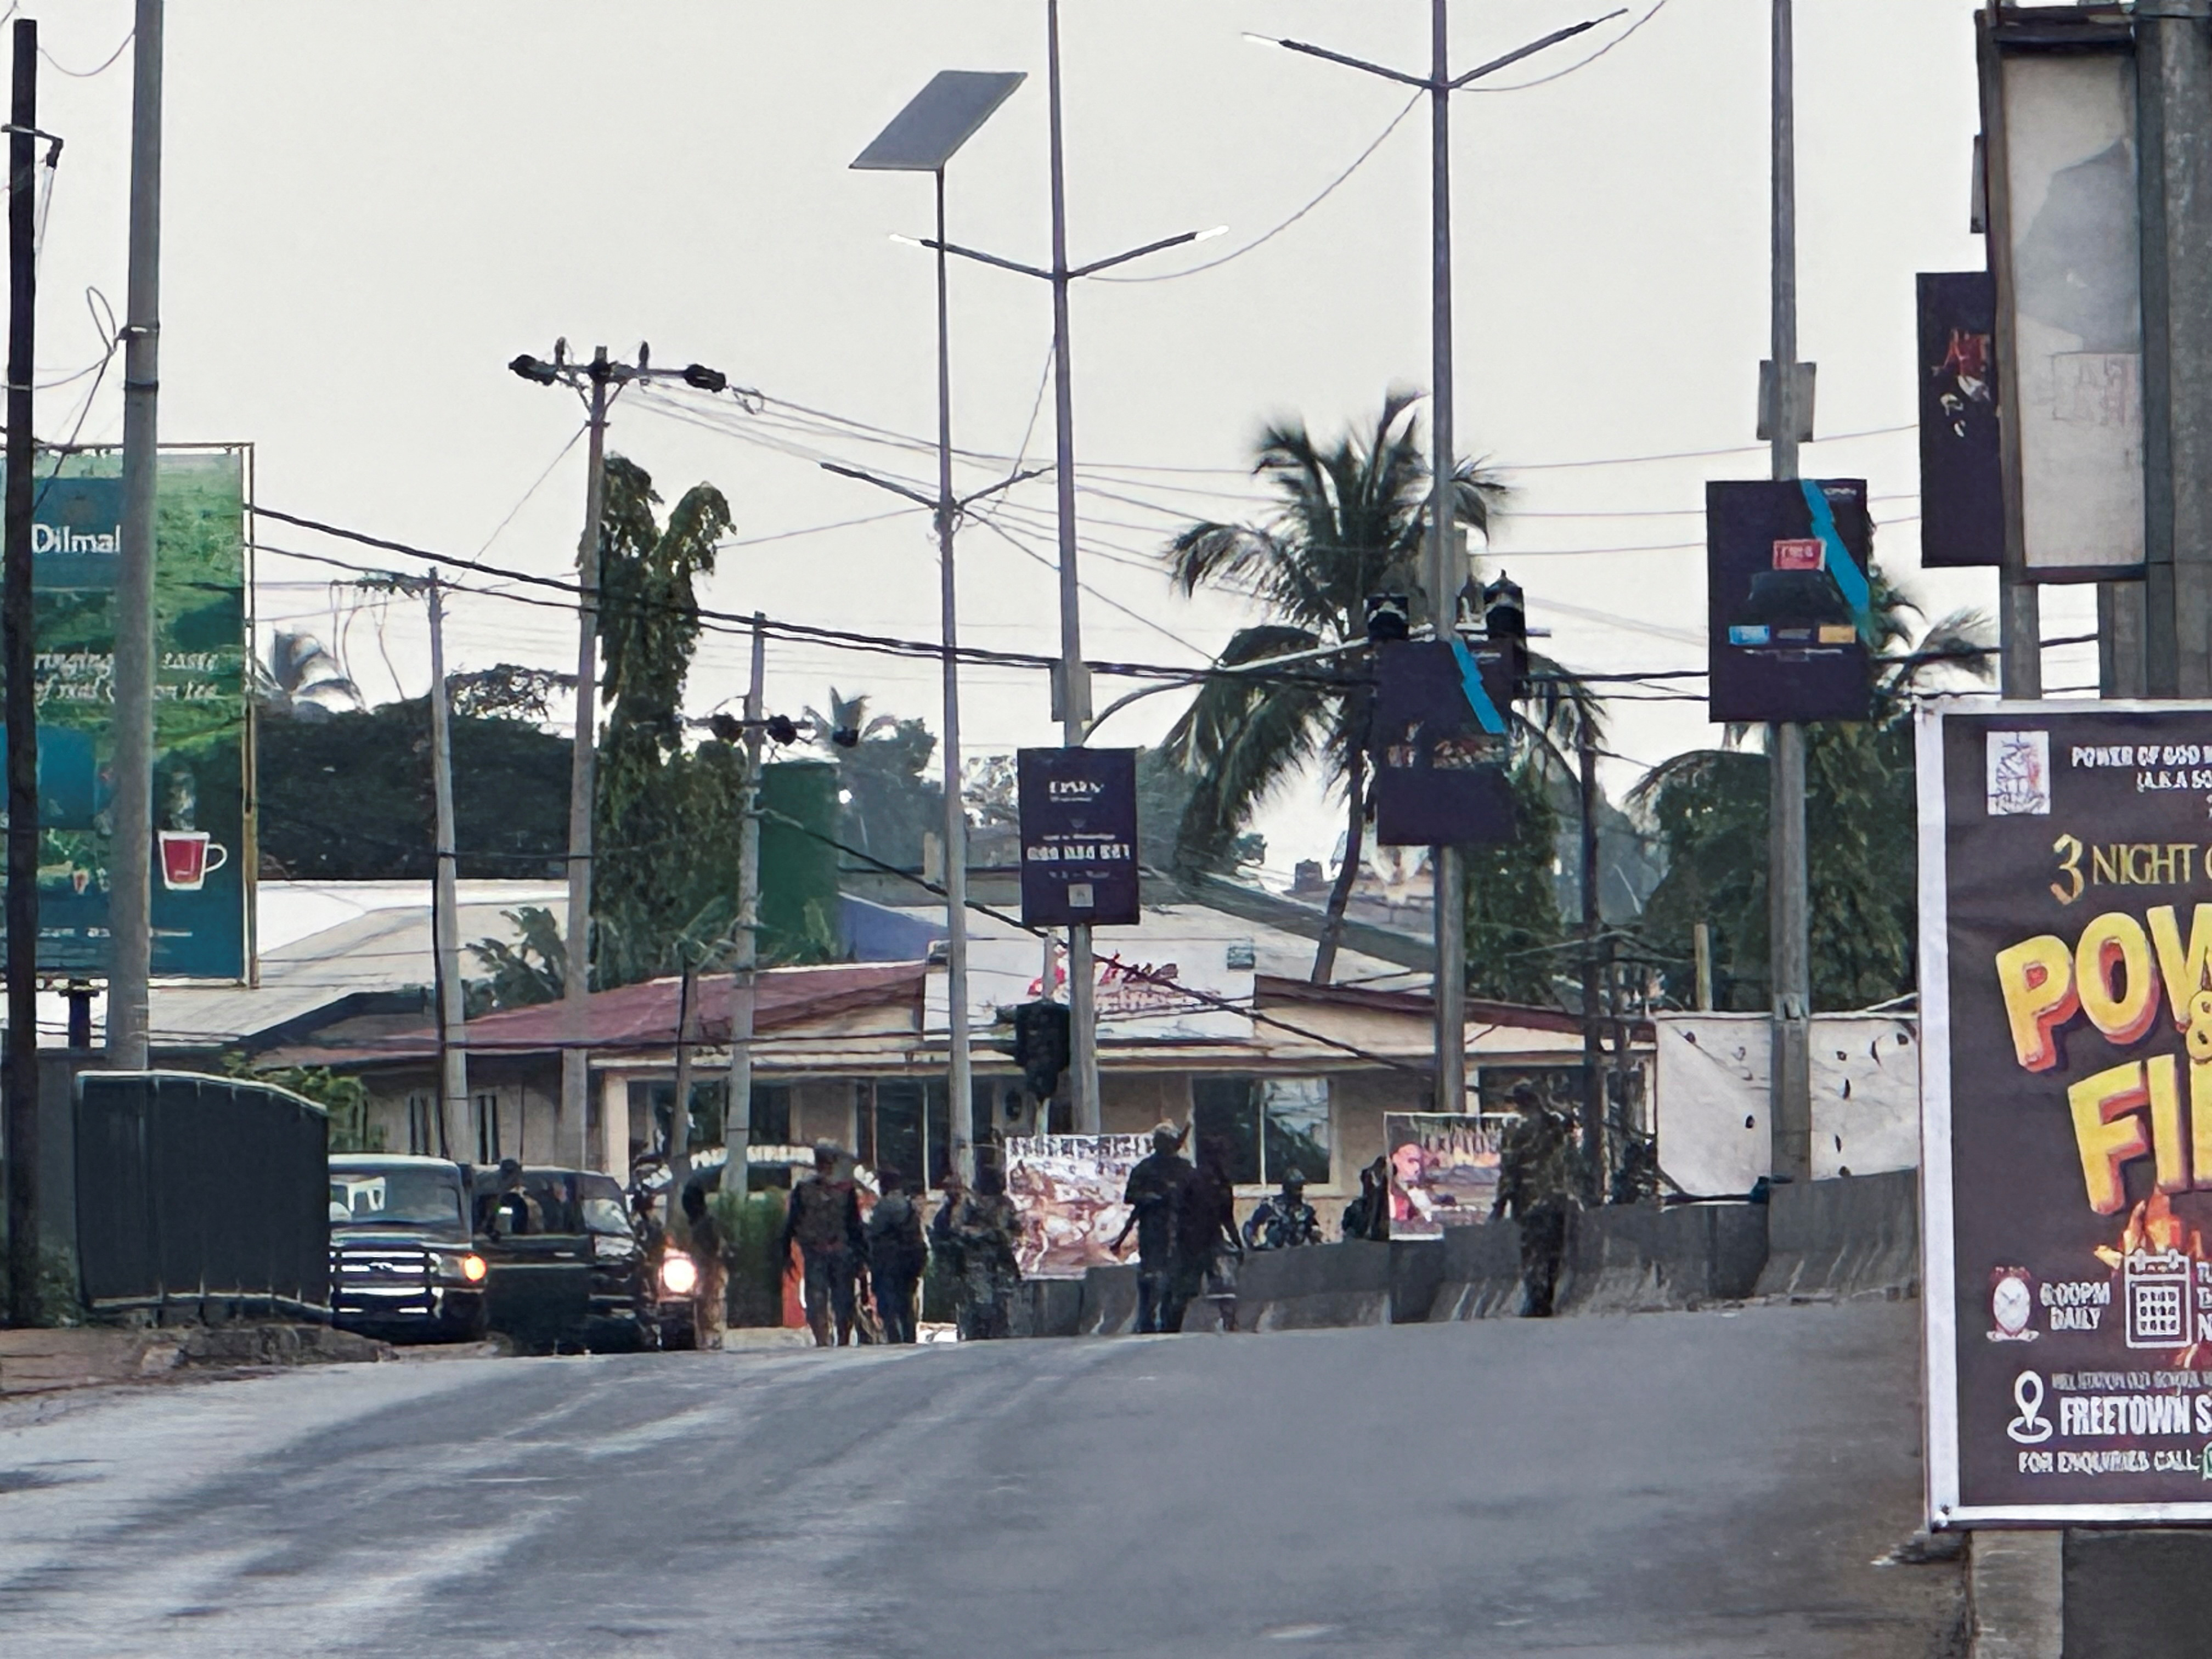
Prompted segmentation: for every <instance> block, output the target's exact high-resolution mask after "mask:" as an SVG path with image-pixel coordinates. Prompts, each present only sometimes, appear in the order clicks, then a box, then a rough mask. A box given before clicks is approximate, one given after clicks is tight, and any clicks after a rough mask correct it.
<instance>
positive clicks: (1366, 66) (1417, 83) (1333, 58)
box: [1274, 40, 1434, 90]
mask: <svg viewBox="0 0 2212 1659" xmlns="http://www.w3.org/2000/svg"><path fill="white" fill-rule="evenodd" d="M1274 44H1275V45H1276V46H1280V47H1281V48H1282V49H1283V50H1284V51H1285V52H1304V53H1305V55H1306V56H1307V57H1309V58H1323V59H1326V60H1327V61H1328V62H1329V63H1332V64H1343V65H1344V66H1345V67H1346V69H1356V70H1366V71H1367V72H1368V73H1369V74H1370V75H1379V76H1382V77H1383V79H1384V80H1385V81H1395V82H1398V83H1399V84H1400V85H1401V86H1407V87H1424V88H1431V90H1433V88H1434V83H1433V82H1431V81H1430V79H1429V77H1428V76H1425V75H1408V74H1407V73H1406V72H1405V70H1394V69H1391V68H1389V67H1388V66H1387V65H1385V64H1370V63H1369V62H1368V61H1367V60H1366V59H1365V58H1347V57H1346V56H1345V55H1344V54H1343V53H1342V52H1331V51H1329V50H1328V47H1326V46H1308V45H1307V44H1306V43H1305V42H1304V41H1303V40H1278V41H1276V42H1274Z"/></svg>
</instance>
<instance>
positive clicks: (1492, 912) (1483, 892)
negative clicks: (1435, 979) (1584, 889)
mask: <svg viewBox="0 0 2212 1659" xmlns="http://www.w3.org/2000/svg"><path fill="white" fill-rule="evenodd" d="M1546 771H1547V768H1546V766H1545V764H1544V762H1543V759H1542V757H1541V755H1539V754H1536V753H1528V754H1524V755H1523V756H1522V758H1521V759H1520V760H1519V761H1518V762H1517V763H1516V764H1515V765H1514V768H1513V772H1512V782H1513V810H1514V815H1515V819H1516V823H1515V834H1514V837H1513V839H1512V840H1511V841H1510V842H1504V843H1503V844H1500V845H1498V846H1492V847H1469V848H1465V849H1463V850H1462V854H1461V860H1462V865H1461V867H1462V870H1463V871H1464V872H1465V881H1466V887H1465V892H1466V895H1467V988H1468V994H1469V995H1470V996H1480V997H1495V998H1497V999H1498V1000H1500V1001H1504V1002H1524V1003H1531V1004H1535V1005H1538V1006H1552V1005H1553V1004H1555V1003H1556V1002H1557V1001H1558V1000H1559V997H1558V994H1557V992H1556V990H1555V988H1554V987H1553V975H1555V974H1557V973H1559V972H1560V971H1562V969H1564V968H1566V967H1569V966H1571V965H1572V964H1571V963H1569V962H1568V961H1567V958H1566V956H1565V953H1564V952H1562V951H1558V950H1556V949H1554V948H1553V947H1554V946H1556V945H1558V944H1559V942H1560V940H1561V939H1563V938H1564V937H1565V933H1564V932H1563V930H1562V928H1561V926H1560V918H1559V888H1558V885H1557V884H1556V883H1555V882H1554V881H1553V878H1552V865H1553V860H1554V859H1555V858H1556V857H1557V852H1556V848H1557V846H1558V842H1559V829H1560V824H1559V816H1560V815H1559V809H1558V807H1557V806H1555V805H1553V800H1552V797H1551V793H1550V791H1549V789H1548V788H1547V780H1546Z"/></svg>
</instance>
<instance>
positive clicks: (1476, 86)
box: [1461, 0, 1667, 93]
mask: <svg viewBox="0 0 2212 1659" xmlns="http://www.w3.org/2000/svg"><path fill="white" fill-rule="evenodd" d="M1666 9H1667V0H1653V4H1652V7H1651V9H1650V10H1649V11H1647V12H1645V13H1644V15H1643V16H1641V17H1639V18H1638V19H1637V20H1636V21H1634V22H1632V23H1631V24H1630V25H1629V26H1628V27H1626V28H1625V29H1623V30H1621V32H1620V33H1618V34H1616V35H1614V36H1613V39H1612V40H1608V41H1607V42H1606V43H1605V44H1604V45H1603V46H1600V47H1599V48H1598V49H1597V50H1596V51H1595V52H1591V53H1590V54H1589V56H1588V57H1586V58H1578V59H1577V60H1576V61H1575V62H1573V63H1571V64H1568V65H1567V66H1566V67H1565V69H1560V70H1553V71H1552V72H1551V73H1550V74H1549V75H1543V76H1538V77H1537V78H1536V79H1534V81H1515V82H1509V83H1508V84H1507V85H1504V86H1502V87H1493V86H1487V85H1486V84H1484V83H1483V82H1480V81H1476V82H1469V83H1468V85H1467V86H1465V87H1463V88H1461V90H1462V91H1464V92H1487V93H1502V92H1527V91H1529V90H1530V89H1532V88H1536V87H1546V86H1549V85H1550V84H1551V83H1552V82H1554V81H1564V80H1565V79H1566V78H1567V76H1570V75H1573V74H1575V73H1576V72H1577V71H1578V70H1586V69H1588V68H1589V66H1590V65H1591V64H1595V62H1597V60H1598V59H1599V58H1602V57H1604V56H1605V55H1606V53H1607V52H1611V51H1612V50H1613V48H1614V47H1615V46H1619V45H1620V43H1621V42H1622V41H1624V40H1627V39H1628V37H1629V36H1630V35H1632V34H1633V33H1636V31H1637V30H1638V29H1640V28H1642V27H1644V25H1645V24H1646V23H1648V22H1650V21H1651V20H1652V19H1653V18H1655V17H1656V16H1657V15H1659V14H1660V13H1661V12H1662V11H1664V10H1666Z"/></svg>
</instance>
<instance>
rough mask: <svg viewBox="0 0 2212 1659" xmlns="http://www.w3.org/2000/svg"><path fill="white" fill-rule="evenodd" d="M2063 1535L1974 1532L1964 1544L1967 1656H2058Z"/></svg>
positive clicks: (2055, 1658) (2061, 1627) (2057, 1658)
mask: <svg viewBox="0 0 2212 1659" xmlns="http://www.w3.org/2000/svg"><path fill="white" fill-rule="evenodd" d="M2065 1550H2066V1534H2064V1533H2063V1532H2057V1531H2051V1532H1977V1533H1974V1534H1972V1535H1971V1538H1970V1541H1969V1543H1968V1545H1967V1565H1966V1598H1967V1603H1968V1607H1969V1609H1970V1613H1971V1617H1972V1626H1971V1628H1972V1638H1971V1640H1970V1642H1969V1644H1968V1647H1967V1652H1968V1653H1969V1654H1970V1655H1971V1656H1972V1659H2062V1656H2063V1652H2064V1649H2065V1626H2066V1618H2065V1613H2066V1599H2065V1597H2066V1590H2065V1571H2064V1568H2065Z"/></svg>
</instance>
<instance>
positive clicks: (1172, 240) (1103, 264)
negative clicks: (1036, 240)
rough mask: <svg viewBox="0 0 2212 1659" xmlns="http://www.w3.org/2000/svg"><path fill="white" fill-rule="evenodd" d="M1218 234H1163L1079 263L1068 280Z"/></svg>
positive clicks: (1202, 232)
mask: <svg viewBox="0 0 2212 1659" xmlns="http://www.w3.org/2000/svg"><path fill="white" fill-rule="evenodd" d="M1213 234H1218V233H1215V232H1212V231H1205V230H1186V231H1184V232H1183V233H1182V234H1181V235H1180V236H1163V237H1161V238H1160V240H1158V241H1157V242H1147V243H1146V244H1145V245H1144V246H1142V247H1133V248H1131V249H1130V250H1129V251H1128V252H1127V253H1116V254H1115V255H1113V256H1112V257H1111V258H1105V259H1093V260H1092V261H1091V263H1090V264H1087V265H1078V266H1076V268H1075V269H1074V270H1071V271H1069V272H1068V273H1067V275H1068V280H1069V281H1071V282H1073V280H1074V279H1075V278H1076V277H1078V276H1093V275H1095V274H1096V273H1097V272H1099V271H1102V270H1111V269H1112V268H1113V267H1114V266H1115V265H1126V264H1128V263H1129V261H1130V260H1132V259H1141V258H1144V257H1145V256H1146V254H1147V253H1158V252H1159V251H1160V250H1161V249H1162V248H1166V247H1181V246H1182V245H1183V244H1184V243H1185V242H1195V241H1197V240H1199V239H1200V237H1203V236H1209V235H1213Z"/></svg>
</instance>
